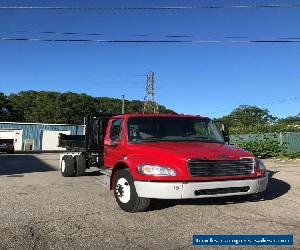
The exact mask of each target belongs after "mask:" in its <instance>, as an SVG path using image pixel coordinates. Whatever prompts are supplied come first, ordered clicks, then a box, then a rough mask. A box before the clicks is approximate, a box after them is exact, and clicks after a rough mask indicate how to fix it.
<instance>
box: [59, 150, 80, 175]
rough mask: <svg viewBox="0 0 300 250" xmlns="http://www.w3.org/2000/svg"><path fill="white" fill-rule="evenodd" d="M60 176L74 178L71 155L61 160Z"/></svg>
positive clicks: (73, 165)
mask: <svg viewBox="0 0 300 250" xmlns="http://www.w3.org/2000/svg"><path fill="white" fill-rule="evenodd" d="M60 170H61V174H62V175H63V176H64V177H73V176H75V173H76V172H75V159H74V157H73V156H71V155H65V156H63V158H62V161H61V166H60Z"/></svg>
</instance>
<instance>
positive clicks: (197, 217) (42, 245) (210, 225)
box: [0, 154, 300, 249]
mask: <svg viewBox="0 0 300 250" xmlns="http://www.w3.org/2000/svg"><path fill="white" fill-rule="evenodd" d="M265 164H266V166H267V168H268V169H269V171H270V184H269V187H268V190H267V192H266V196H265V200H260V201H257V200H249V199H244V198H241V197H239V198H233V197H232V198H218V199H201V200H200V199H198V200H182V201H155V203H154V204H153V206H152V207H151V208H150V210H149V211H147V212H143V213H136V214H130V213H126V212H123V211H122V210H121V209H120V208H119V207H118V206H117V203H116V202H115V200H114V196H113V193H112V192H111V191H109V190H108V189H107V188H105V187H103V185H102V184H101V176H100V175H99V173H98V171H97V170H96V169H93V170H91V171H90V172H88V173H87V174H86V175H85V176H82V177H74V178H64V177H62V176H61V174H60V172H59V169H58V166H59V155H58V154H35V155H29V154H26V155H5V154H0V222H1V223H0V249H10V248H11V249H195V248H199V247H193V246H192V235H193V234H293V235H294V246H293V248H294V249H300V199H299V197H300V181H299V180H300V161H299V160H289V161H284V162H282V161H279V160H265ZM201 248H202V249H214V248H208V247H201ZM220 249H221V248H220ZM222 249H223V248H222ZM227 249H249V247H227ZM260 249H264V248H263V247H261V248H260ZM267 249H285V248H284V247H267ZM289 249H291V247H289Z"/></svg>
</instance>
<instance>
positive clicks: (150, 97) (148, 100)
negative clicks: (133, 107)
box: [143, 71, 159, 113]
mask: <svg viewBox="0 0 300 250" xmlns="http://www.w3.org/2000/svg"><path fill="white" fill-rule="evenodd" d="M147 110H149V111H151V112H152V111H153V113H158V112H159V110H158V104H157V102H156V100H155V93H154V72H152V71H150V72H149V74H148V75H147V86H146V94H145V97H144V108H143V113H145V112H146V111H147Z"/></svg>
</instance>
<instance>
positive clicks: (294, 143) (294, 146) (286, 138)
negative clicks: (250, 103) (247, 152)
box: [230, 132, 300, 153]
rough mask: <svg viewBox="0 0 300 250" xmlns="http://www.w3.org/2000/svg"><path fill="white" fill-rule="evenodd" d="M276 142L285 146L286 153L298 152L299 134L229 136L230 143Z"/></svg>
mask: <svg viewBox="0 0 300 250" xmlns="http://www.w3.org/2000/svg"><path fill="white" fill-rule="evenodd" d="M264 139H265V140H266V139H269V140H276V141H279V142H280V143H281V144H283V143H285V144H286V145H287V151H288V152H291V153H292V152H293V153H294V152H300V132H281V133H266V134H243V135H231V136H230V140H231V143H233V144H234V143H235V142H236V141H240V140H243V141H244V140H246V141H259V140H264Z"/></svg>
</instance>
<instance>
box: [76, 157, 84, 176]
mask: <svg viewBox="0 0 300 250" xmlns="http://www.w3.org/2000/svg"><path fill="white" fill-rule="evenodd" d="M75 161H76V176H82V175H84V174H85V169H86V160H85V157H84V155H76V156H75Z"/></svg>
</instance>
